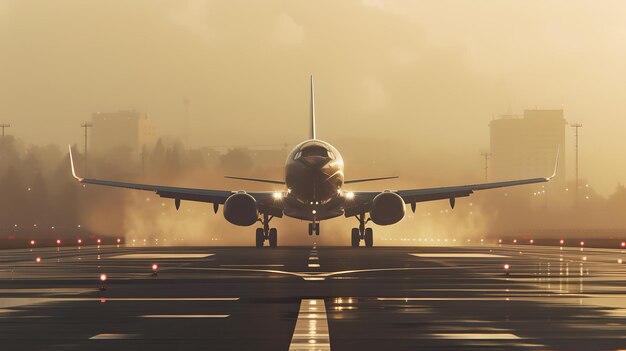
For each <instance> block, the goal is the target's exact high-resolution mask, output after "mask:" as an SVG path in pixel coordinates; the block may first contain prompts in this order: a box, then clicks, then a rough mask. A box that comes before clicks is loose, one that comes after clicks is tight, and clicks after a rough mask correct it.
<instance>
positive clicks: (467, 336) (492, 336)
mask: <svg viewBox="0 0 626 351" xmlns="http://www.w3.org/2000/svg"><path fill="white" fill-rule="evenodd" d="M433 337H434V338H437V339H455V340H518V339H520V337H519V336H517V335H515V334H509V333H448V334H433Z"/></svg>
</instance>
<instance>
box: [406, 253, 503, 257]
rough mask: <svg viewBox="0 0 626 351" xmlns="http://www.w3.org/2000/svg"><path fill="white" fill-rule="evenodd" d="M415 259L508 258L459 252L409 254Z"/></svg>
mask: <svg viewBox="0 0 626 351" xmlns="http://www.w3.org/2000/svg"><path fill="white" fill-rule="evenodd" d="M409 255H411V256H415V257H424V258H497V257H509V256H502V255H495V254H482V253H461V252H451V253H419V254H409Z"/></svg>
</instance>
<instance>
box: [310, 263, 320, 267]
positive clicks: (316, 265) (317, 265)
mask: <svg viewBox="0 0 626 351" xmlns="http://www.w3.org/2000/svg"><path fill="white" fill-rule="evenodd" d="M319 266H320V265H319V263H309V268H319Z"/></svg>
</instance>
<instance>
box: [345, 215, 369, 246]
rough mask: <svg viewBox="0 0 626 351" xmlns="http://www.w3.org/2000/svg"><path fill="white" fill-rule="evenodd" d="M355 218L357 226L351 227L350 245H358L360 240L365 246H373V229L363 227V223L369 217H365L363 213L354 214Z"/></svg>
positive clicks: (367, 220)
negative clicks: (357, 221) (357, 222)
mask: <svg viewBox="0 0 626 351" xmlns="http://www.w3.org/2000/svg"><path fill="white" fill-rule="evenodd" d="M355 217H356V219H358V220H359V227H358V228H352V235H351V237H352V247H359V244H360V243H361V240H363V241H364V242H365V247H372V246H374V230H373V229H372V228H365V224H367V222H369V221H370V219H369V218H368V219H365V213H363V214H360V215H356V216H355Z"/></svg>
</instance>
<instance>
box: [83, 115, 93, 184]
mask: <svg viewBox="0 0 626 351" xmlns="http://www.w3.org/2000/svg"><path fill="white" fill-rule="evenodd" d="M80 126H81V127H82V128H84V129H85V165H84V168H83V174H85V175H87V129H89V128H91V127H93V124H92V123H90V122H85V123H83V124H81V125H80Z"/></svg>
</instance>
